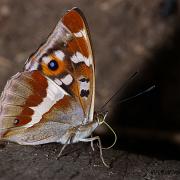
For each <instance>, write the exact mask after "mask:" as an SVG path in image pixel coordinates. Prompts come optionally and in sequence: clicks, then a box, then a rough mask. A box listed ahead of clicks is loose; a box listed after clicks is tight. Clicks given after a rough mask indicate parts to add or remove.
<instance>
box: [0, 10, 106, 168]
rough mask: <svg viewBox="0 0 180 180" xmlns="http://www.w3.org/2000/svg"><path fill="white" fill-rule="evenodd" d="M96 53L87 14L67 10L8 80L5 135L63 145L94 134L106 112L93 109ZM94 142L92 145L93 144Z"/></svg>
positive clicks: (0, 112) (0, 118)
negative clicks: (93, 52)
mask: <svg viewBox="0 0 180 180" xmlns="http://www.w3.org/2000/svg"><path fill="white" fill-rule="evenodd" d="M94 99H95V74H94V59H93V54H92V49H91V43H90V36H89V32H88V27H87V23H86V20H85V18H84V16H83V14H82V12H81V11H80V10H79V9H78V8H73V9H72V10H70V11H68V12H67V13H66V14H65V15H64V16H63V17H62V19H61V20H60V21H59V22H58V24H57V26H56V27H55V29H54V31H53V32H52V33H51V34H50V36H49V37H48V39H47V41H46V42H45V43H44V44H43V45H42V46H40V47H39V49H38V50H37V51H36V52H35V53H34V54H32V55H31V56H30V57H29V59H28V60H27V61H26V63H25V66H24V70H23V71H22V72H19V73H17V74H16V75H14V76H13V77H12V78H11V79H10V80H9V81H8V82H7V84H6V86H5V88H4V91H3V93H2V95H1V99H0V139H1V140H5V141H11V142H16V143H18V144H22V145H38V144H45V143H50V142H58V143H61V144H64V145H63V148H62V149H61V152H60V154H61V153H62V150H63V149H64V148H65V146H66V145H67V144H70V143H76V142H79V141H81V142H91V145H93V141H95V140H97V141H98V142H99V147H100V157H101V159H102V161H103V163H104V165H105V166H108V165H107V164H106V163H105V162H104V159H103V156H102V148H101V141H100V138H99V137H98V136H96V137H92V136H91V137H89V136H90V135H91V134H92V132H93V131H94V130H95V128H96V127H97V126H99V125H100V124H102V123H103V122H104V119H105V116H106V113H104V112H102V113H94ZM92 147H93V146H92Z"/></svg>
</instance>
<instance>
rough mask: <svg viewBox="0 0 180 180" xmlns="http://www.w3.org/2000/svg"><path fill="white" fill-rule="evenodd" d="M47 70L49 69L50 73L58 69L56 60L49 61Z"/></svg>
mask: <svg viewBox="0 0 180 180" xmlns="http://www.w3.org/2000/svg"><path fill="white" fill-rule="evenodd" d="M48 68H49V69H51V70H52V71H55V70H57V69H58V63H57V62H56V60H51V61H50V62H49V63H48Z"/></svg>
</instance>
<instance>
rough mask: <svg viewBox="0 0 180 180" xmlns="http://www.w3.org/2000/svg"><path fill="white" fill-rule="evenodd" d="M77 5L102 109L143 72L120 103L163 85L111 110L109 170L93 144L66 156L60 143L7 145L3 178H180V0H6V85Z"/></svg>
mask: <svg viewBox="0 0 180 180" xmlns="http://www.w3.org/2000/svg"><path fill="white" fill-rule="evenodd" d="M74 6H77V7H79V8H80V9H82V11H83V12H84V13H85V16H86V17H87V20H88V23H89V26H90V31H91V36H92V42H93V49H94V54H95V57H96V79H97V83H96V106H97V107H99V106H100V105H102V104H103V102H104V101H105V99H107V97H109V96H110V95H112V94H113V93H114V92H115V91H116V90H117V89H118V88H119V87H121V86H122V84H123V83H124V82H125V81H126V80H127V79H128V77H129V76H130V75H132V74H133V73H134V72H136V71H139V72H140V73H139V76H138V77H137V78H135V79H134V81H132V82H131V83H130V84H129V85H128V87H126V88H125V89H124V90H123V91H122V92H121V94H119V99H117V100H116V101H117V102H119V101H120V99H121V98H123V97H126V96H129V95H133V94H136V93H138V92H139V91H141V90H143V89H146V88H148V87H149V86H151V85H152V84H156V85H157V88H156V90H155V91H154V93H153V92H152V93H150V94H148V95H144V96H143V97H140V98H139V99H138V100H134V101H131V102H127V103H125V104H121V105H117V104H116V103H113V106H110V107H109V110H110V114H109V122H111V123H112V126H113V127H114V129H115V130H116V132H117V134H118V137H119V141H118V145H117V146H116V147H115V148H114V149H111V150H105V151H104V158H105V159H106V161H107V162H109V163H110V164H111V168H110V169H107V168H105V167H104V166H103V165H102V163H101V161H100V158H99V152H98V148H97V149H96V151H95V152H92V150H91V148H90V146H89V145H88V144H82V143H80V144H75V145H70V146H69V147H67V149H66V150H65V152H64V153H66V154H65V155H64V156H63V157H62V158H61V159H59V160H56V157H57V154H58V152H59V150H60V148H61V145H57V144H48V145H42V146H36V147H29V146H26V147H25V146H19V145H15V144H7V145H6V146H3V145H2V146H1V147H0V179H3V180H6V179H64V180H66V179H87V180H88V179H112V180H113V179H114V180H116V179H120V180H121V179H125V180H126V179H127V180H131V179H132V180H136V179H137V180H141V179H145V180H151V179H152V180H153V179H158V180H175V179H180V161H179V159H180V156H179V154H180V151H179V149H180V148H179V144H180V134H179V129H180V121H179V118H180V114H179V108H180V106H179V104H180V96H179V92H180V80H179V77H180V71H179V67H180V63H179V62H180V55H179V49H180V38H179V30H180V28H179V22H180V21H179V20H180V11H179V7H180V4H179V3H178V0H177V1H176V0H151V1H144V0H136V1H135V0H134V1H132V0H91V1H90V0H66V1H65V0H64V1H60V0H38V1H37V0H30V1H21V0H0V27H1V28H0V90H2V89H3V87H4V85H5V83H6V81H7V79H8V78H9V77H10V76H11V75H13V74H15V73H16V72H18V71H20V70H21V69H22V67H23V64H24V62H25V60H26V59H27V58H28V56H29V55H30V54H31V53H32V52H33V51H34V50H35V49H36V48H37V47H38V46H39V45H40V44H41V43H42V42H43V41H44V40H45V38H46V37H47V35H48V34H49V33H50V32H51V30H52V28H53V27H54V26H55V24H56V23H57V21H58V20H59V17H61V16H62V15H63V13H64V12H65V11H66V10H68V9H71V8H72V7H74ZM105 132H106V131H105V130H104V129H99V131H98V133H100V134H105ZM105 142H106V143H107V144H108V140H106V141H105Z"/></svg>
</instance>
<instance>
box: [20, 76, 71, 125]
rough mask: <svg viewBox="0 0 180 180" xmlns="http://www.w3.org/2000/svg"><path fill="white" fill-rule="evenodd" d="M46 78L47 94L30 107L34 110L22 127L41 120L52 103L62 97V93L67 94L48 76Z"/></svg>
mask: <svg viewBox="0 0 180 180" xmlns="http://www.w3.org/2000/svg"><path fill="white" fill-rule="evenodd" d="M46 78H47V82H48V87H47V90H46V92H47V96H46V97H44V98H43V101H42V102H41V103H40V104H39V105H38V106H35V107H30V108H31V109H33V110H34V114H33V115H32V120H31V121H30V122H29V123H27V124H26V125H24V126H23V127H31V126H33V125H34V124H37V123H38V122H39V121H40V120H41V118H42V116H43V115H44V114H45V113H47V112H48V111H49V110H50V109H51V107H52V106H53V105H55V104H56V103H57V102H58V101H59V100H61V99H63V97H64V95H69V94H68V93H67V92H66V91H64V89H62V88H61V87H60V86H58V85H57V84H56V83H55V82H53V81H52V80H51V79H50V78H48V77H46Z"/></svg>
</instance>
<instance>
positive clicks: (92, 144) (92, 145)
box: [91, 134, 95, 151]
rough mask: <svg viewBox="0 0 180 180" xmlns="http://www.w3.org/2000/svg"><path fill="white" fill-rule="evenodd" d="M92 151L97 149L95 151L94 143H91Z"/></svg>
mask: <svg viewBox="0 0 180 180" xmlns="http://www.w3.org/2000/svg"><path fill="white" fill-rule="evenodd" d="M91 138H93V135H92V134H91ZM91 149H92V150H93V151H94V150H95V149H94V142H93V141H91Z"/></svg>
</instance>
